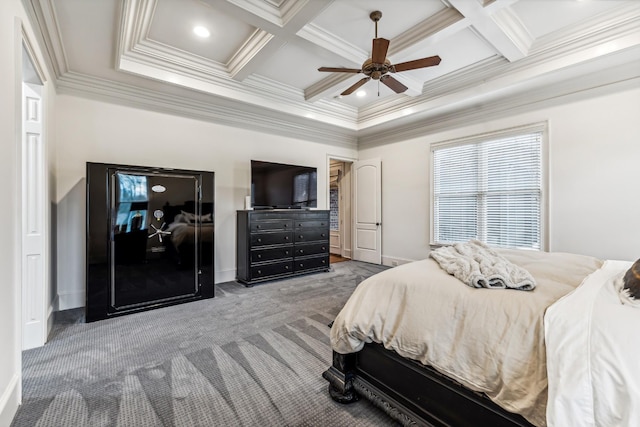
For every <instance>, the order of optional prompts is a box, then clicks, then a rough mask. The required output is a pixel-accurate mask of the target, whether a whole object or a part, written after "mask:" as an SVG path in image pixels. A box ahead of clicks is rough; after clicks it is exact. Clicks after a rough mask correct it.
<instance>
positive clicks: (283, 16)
mask: <svg viewBox="0 0 640 427" xmlns="http://www.w3.org/2000/svg"><path fill="white" fill-rule="evenodd" d="M227 1H228V2H229V3H231V4H233V5H235V6H237V7H239V8H241V9H244V10H246V11H247V12H249V13H251V14H253V15H256V16H258V17H260V19H263V20H265V21H269V22H271V23H272V24H273V25H277V26H278V27H284V26H285V25H286V24H287V22H288V21H289V20H291V18H292V17H293V16H295V15H296V13H298V11H299V10H300V9H301V8H304V6H305V5H306V3H307V1H308V0H302V1H298V2H296V1H295V0H285V1H283V2H281V3H280V4H279V5H277V4H274V3H273V2H271V1H264V0H227ZM296 3H298V5H296Z"/></svg>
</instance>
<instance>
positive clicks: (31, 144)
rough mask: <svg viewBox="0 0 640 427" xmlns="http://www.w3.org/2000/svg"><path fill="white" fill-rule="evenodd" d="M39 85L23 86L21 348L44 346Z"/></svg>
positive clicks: (42, 179)
mask: <svg viewBox="0 0 640 427" xmlns="http://www.w3.org/2000/svg"><path fill="white" fill-rule="evenodd" d="M40 90H41V86H38V85H32V84H28V83H23V85H22V149H21V151H22V258H21V261H22V324H23V328H22V348H23V349H24V350H26V349H29V348H34V347H39V346H41V345H44V343H45V341H46V338H47V336H46V333H47V322H46V320H47V319H46V306H45V283H46V280H45V265H44V259H45V256H44V250H45V238H44V231H43V230H44V223H45V218H44V215H45V206H44V196H45V188H44V180H45V176H44V172H45V164H44V159H45V156H44V144H43V140H42V129H43V121H42V111H43V108H42V97H41V95H40Z"/></svg>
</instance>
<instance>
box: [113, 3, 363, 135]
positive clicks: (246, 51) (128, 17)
mask: <svg viewBox="0 0 640 427" xmlns="http://www.w3.org/2000/svg"><path fill="white" fill-rule="evenodd" d="M156 1H157V0H125V2H124V3H123V13H122V20H121V26H120V32H119V42H118V50H117V59H116V64H117V70H119V71H125V72H129V73H132V74H136V75H139V76H142V77H145V78H152V79H155V80H160V81H165V82H169V83H172V84H175V85H180V86H183V87H187V88H190V89H194V90H198V91H201V92H205V93H209V94H212V95H216V96H221V97H225V98H229V99H234V100H239V101H241V102H246V103H248V104H252V105H259V106H261V107H263V108H267V109H270V110H273V111H279V112H284V113H288V114H292V115H297V116H299V117H304V118H309V117H313V118H314V119H315V120H318V121H324V122H326V123H327V124H331V125H335V126H340V127H343V128H345V129H352V130H355V121H356V117H357V111H356V110H354V109H345V108H342V107H340V106H338V105H337V104H336V103H324V104H322V107H320V106H318V105H316V104H311V103H308V102H305V99H304V93H303V91H301V90H299V89H296V88H293V87H289V86H286V85H283V84H282V83H277V84H276V83H275V82H271V81H269V80H268V79H266V78H262V77H257V76H249V77H247V78H245V79H244V81H242V82H239V81H236V80H234V79H232V78H231V77H230V76H229V73H228V71H227V67H226V66H225V65H222V64H219V63H217V62H215V61H211V60H208V59H206V58H202V57H200V56H197V55H193V54H190V53H188V52H184V51H181V50H179V49H176V48H174V47H171V46H168V45H165V44H162V43H159V42H157V41H154V40H150V39H148V38H147V34H148V28H149V27H150V22H151V20H152V19H153V11H154V10H155V4H156ZM271 39H272V35H271V34H269V33H267V32H266V31H263V30H257V31H256V32H255V33H254V35H253V36H252V37H251V38H250V40H249V41H248V42H247V43H246V44H245V45H244V46H243V48H242V49H241V51H242V54H241V57H242V60H241V58H240V57H238V58H234V61H232V62H233V64H232V67H233V68H238V67H239V68H243V67H240V62H241V61H244V64H246V62H247V61H249V60H250V59H251V57H252V56H253V55H255V54H257V53H258V52H260V51H261V50H262V48H263V47H264V45H265V44H268V43H269V42H270V40H271ZM262 51H263V50H262ZM243 66H244V65H243Z"/></svg>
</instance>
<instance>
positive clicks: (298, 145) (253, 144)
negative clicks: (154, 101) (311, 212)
mask: <svg viewBox="0 0 640 427" xmlns="http://www.w3.org/2000/svg"><path fill="white" fill-rule="evenodd" d="M56 101H57V102H56V122H57V131H56V137H57V141H58V146H57V148H58V149H57V171H56V179H57V189H56V194H57V196H58V197H57V217H58V226H57V240H58V253H57V258H58V278H57V283H58V294H59V297H60V309H67V308H72V307H79V306H83V305H84V287H85V282H84V280H85V270H84V269H85V265H84V262H85V261H84V260H85V234H84V233H85V228H84V223H85V180H84V178H85V174H86V171H85V168H86V162H103V163H119V164H129V165H144V166H157V167H171V168H182V169H196V170H211V171H214V172H215V191H216V194H215V217H216V224H215V233H216V234H215V236H216V238H215V271H216V283H219V282H222V281H228V280H234V279H235V248H236V241H235V239H236V237H235V236H236V231H235V230H236V220H235V212H236V210H238V209H244V198H245V196H247V195H249V189H250V186H251V176H250V160H251V159H259V160H266V161H276V162H280V163H294V164H303V165H307V166H315V167H317V168H318V184H319V186H320V191H318V194H319V195H325V194H326V193H327V191H326V190H325V189H326V185H328V176H327V172H328V171H327V156H328V155H335V156H339V157H351V158H353V157H355V155H356V152H355V150H354V149H348V148H342V147H337V146H329V145H323V144H318V143H314V142H308V141H302V140H295V139H291V138H285V137H280V136H275V135H269V134H262V133H258V132H252V131H248V130H243V129H237V128H231V127H227V126H221V125H216V124H212V123H208V122H202V121H197V120H193V119H187V118H183V117H176V116H171V115H167V114H162V113H156V112H151V111H144V110H139V109H135V108H129V107H123V106H120V105H115V104H109V103H104V102H99V101H94V100H88V99H85V98H79V97H75V96H69V95H59V96H58V97H57V100H56ZM318 208H320V209H327V208H328V201H327V200H326V198H324V197H321V198H320V200H319V201H318Z"/></svg>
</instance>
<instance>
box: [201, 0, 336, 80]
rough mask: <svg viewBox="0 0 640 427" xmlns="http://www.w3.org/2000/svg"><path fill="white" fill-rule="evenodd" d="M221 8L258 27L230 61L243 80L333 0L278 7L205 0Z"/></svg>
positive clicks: (298, 0) (255, 1)
mask: <svg viewBox="0 0 640 427" xmlns="http://www.w3.org/2000/svg"><path fill="white" fill-rule="evenodd" d="M203 1H204V2H205V3H207V4H209V5H211V6H212V7H215V8H216V9H218V10H225V11H227V12H228V13H230V14H232V15H234V16H238V15H241V16H242V17H243V19H244V20H245V22H248V23H249V24H251V25H253V26H255V27H256V28H257V30H256V31H255V32H254V33H253V34H252V36H251V37H250V39H249V40H247V42H246V43H245V44H244V45H243V46H242V47H241V48H240V49H239V50H238V51H237V52H236V53H235V55H233V57H232V59H231V60H230V61H229V62H228V63H227V68H228V70H229V75H230V77H231V78H233V79H234V80H237V81H243V80H244V79H246V78H247V77H248V76H250V75H251V74H253V73H255V72H256V71H258V70H259V69H260V65H261V64H263V63H264V61H265V60H266V59H267V58H269V57H270V56H271V55H273V54H274V53H275V52H276V51H277V50H278V49H280V48H281V47H282V46H284V45H285V44H287V43H288V42H289V41H291V40H292V39H293V38H295V37H296V33H297V32H298V31H300V29H301V28H303V27H304V26H305V25H307V24H308V23H309V22H311V21H312V20H313V19H314V18H315V17H316V16H317V15H318V14H319V13H320V12H321V11H323V10H324V9H325V8H326V7H327V6H328V5H329V4H331V3H332V2H333V0H295V1H294V0H285V1H283V2H282V3H281V4H280V6H279V7H276V6H274V5H272V4H270V3H268V2H265V1H263V0H203Z"/></svg>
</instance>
